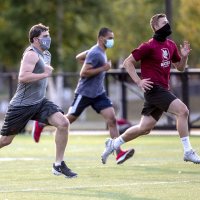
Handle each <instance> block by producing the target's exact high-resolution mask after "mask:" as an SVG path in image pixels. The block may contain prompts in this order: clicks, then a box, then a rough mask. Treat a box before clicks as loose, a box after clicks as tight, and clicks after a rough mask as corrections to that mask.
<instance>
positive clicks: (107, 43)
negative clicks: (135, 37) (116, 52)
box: [105, 39, 114, 48]
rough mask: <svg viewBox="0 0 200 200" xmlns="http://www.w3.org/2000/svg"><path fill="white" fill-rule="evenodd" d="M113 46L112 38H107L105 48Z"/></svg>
mask: <svg viewBox="0 0 200 200" xmlns="http://www.w3.org/2000/svg"><path fill="white" fill-rule="evenodd" d="M113 46H114V39H107V40H106V43H105V47H106V48H112V47H113Z"/></svg>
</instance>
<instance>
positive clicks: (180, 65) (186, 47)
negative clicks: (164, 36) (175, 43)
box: [173, 41, 191, 71]
mask: <svg viewBox="0 0 200 200" xmlns="http://www.w3.org/2000/svg"><path fill="white" fill-rule="evenodd" d="M190 51H191V49H190V44H189V43H188V41H184V42H183V46H182V45H180V52H181V60H180V62H177V63H173V65H174V67H175V68H176V69H177V70H178V71H184V70H185V67H186V66H187V60H188V55H189V53H190Z"/></svg>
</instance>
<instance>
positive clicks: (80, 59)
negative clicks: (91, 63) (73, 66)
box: [76, 50, 88, 64]
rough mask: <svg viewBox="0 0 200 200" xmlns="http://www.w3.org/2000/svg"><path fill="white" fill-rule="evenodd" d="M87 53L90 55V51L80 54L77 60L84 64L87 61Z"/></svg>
mask: <svg viewBox="0 0 200 200" xmlns="http://www.w3.org/2000/svg"><path fill="white" fill-rule="evenodd" d="M87 53H88V50H86V51H83V52H81V53H79V54H78V55H76V60H77V61H78V62H79V63H81V64H83V63H84V61H85V58H86V55H87Z"/></svg>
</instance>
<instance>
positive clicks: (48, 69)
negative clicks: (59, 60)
mask: <svg viewBox="0 0 200 200" xmlns="http://www.w3.org/2000/svg"><path fill="white" fill-rule="evenodd" d="M52 71H53V67H52V66H50V65H45V67H44V73H45V74H46V75H47V77H48V76H51V74H52Z"/></svg>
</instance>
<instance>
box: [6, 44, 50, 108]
mask: <svg viewBox="0 0 200 200" xmlns="http://www.w3.org/2000/svg"><path fill="white" fill-rule="evenodd" d="M27 51H34V52H36V53H37V54H38V57H39V60H38V62H37V63H36V65H35V68H34V70H33V73H35V74H40V73H43V72H44V66H45V64H48V65H50V62H51V54H50V52H49V51H44V52H41V51H39V50H38V49H37V48H35V47H33V46H29V47H28V48H27V49H26V50H25V51H24V54H25V53H26V52H27ZM24 54H23V56H24ZM47 82H48V79H47V78H44V79H41V80H39V81H34V82H30V83H18V85H17V91H16V93H15V95H14V96H13V98H12V100H11V101H10V105H13V106H29V105H35V104H37V103H40V102H41V101H42V100H43V99H44V97H45V94H46V88H47Z"/></svg>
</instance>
